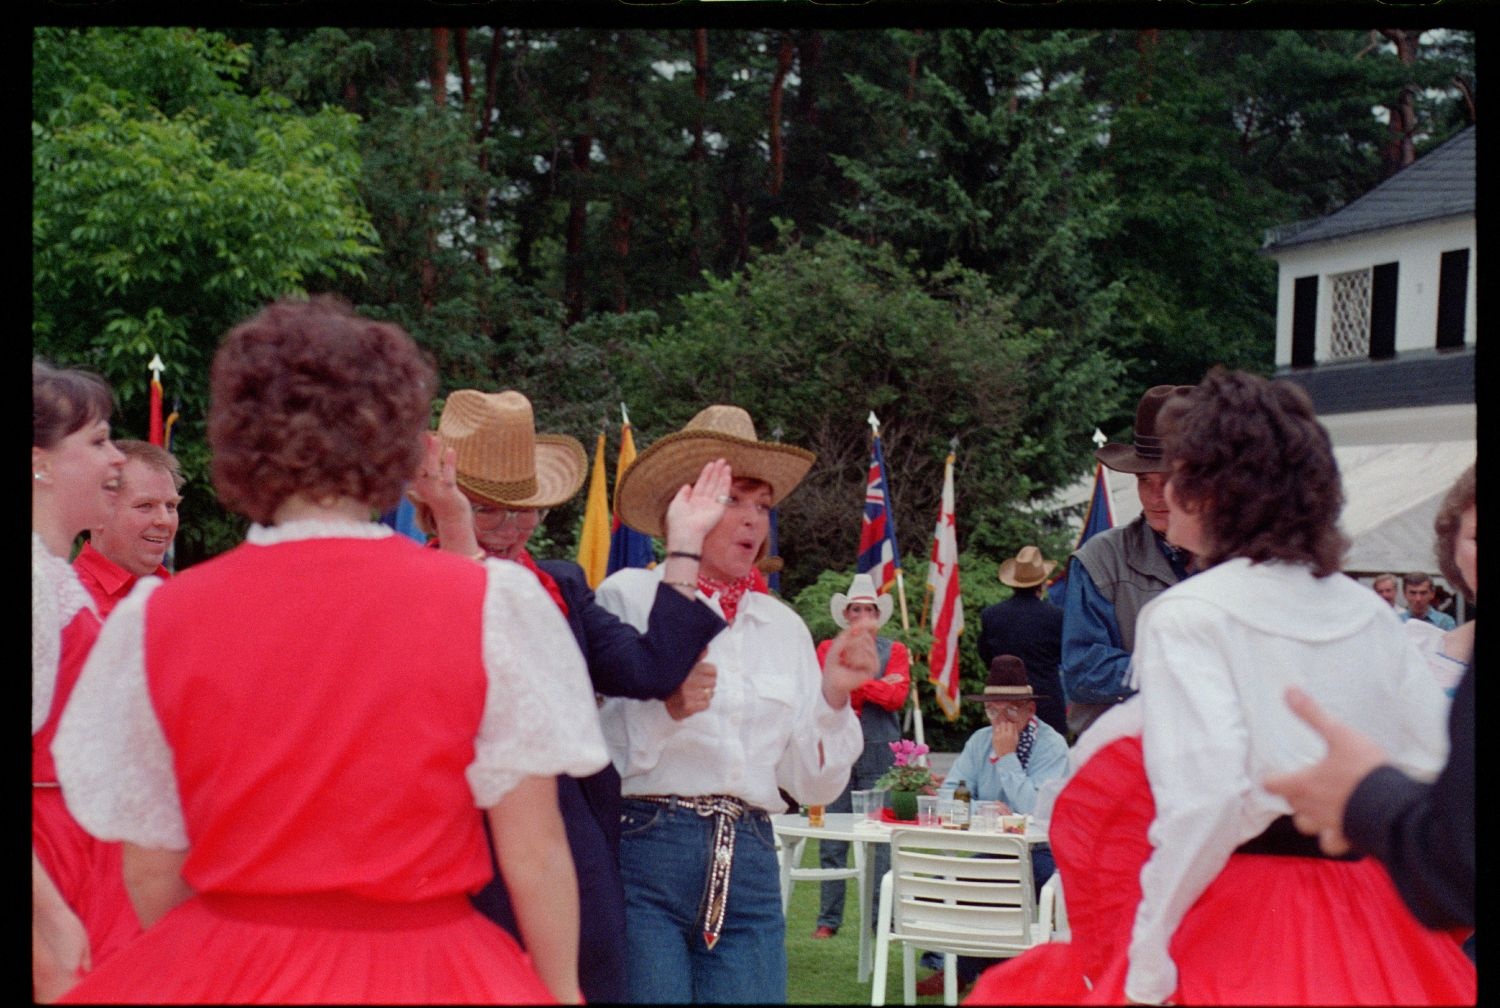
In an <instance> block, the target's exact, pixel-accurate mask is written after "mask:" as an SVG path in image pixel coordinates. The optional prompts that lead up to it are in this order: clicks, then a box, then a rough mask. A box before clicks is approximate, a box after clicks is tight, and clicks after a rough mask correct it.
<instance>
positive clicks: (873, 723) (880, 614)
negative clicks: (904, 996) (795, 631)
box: [812, 574, 911, 938]
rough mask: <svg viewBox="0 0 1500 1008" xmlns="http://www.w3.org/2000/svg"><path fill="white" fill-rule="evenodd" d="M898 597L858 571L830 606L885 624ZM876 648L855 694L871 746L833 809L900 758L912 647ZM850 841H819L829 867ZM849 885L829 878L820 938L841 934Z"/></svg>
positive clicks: (843, 620) (839, 615)
mask: <svg viewBox="0 0 1500 1008" xmlns="http://www.w3.org/2000/svg"><path fill="white" fill-rule="evenodd" d="M891 609H892V602H891V597H890V596H889V595H883V594H881V593H879V592H877V591H876V590H875V582H874V581H873V580H872V579H871V577H870V575H868V574H856V575H854V580H852V581H851V582H849V591H848V592H847V593H845V592H834V593H833V597H832V598H831V599H829V600H828V610H829V612H830V613H832V615H833V621H834V622H835V623H837V624H838V625H839V627H840V628H847V627H848V626H849V623H850V621H851V620H855V619H860V618H866V619H870V618H873V619H874V620H875V621H876V625H877V626H885V625H886V623H887V622H889V621H890V618H891ZM831 647H833V640H832V639H829V640H825V641H821V642H819V644H818V664H820V665H821V664H822V663H823V661H824V659H825V658H826V657H827V655H828V651H829V649H830V648H831ZM875 653H876V657H877V658H878V659H879V660H880V671H879V673H878V674H877V676H876V678H874V679H871V680H870V681H869V682H867V683H865V684H863V685H862V686H860V687H859V689H857V690H855V691H854V692H853V693H851V694H849V702H850V703H851V704H852V705H853V706H854V713H855V714H857V715H859V726H860V730H861V731H862V732H863V733H864V737H865V749H864V752H863V753H861V754H860V757H859V759H858V760H857V761H856V762H855V764H854V769H853V770H851V771H850V773H849V783H848V784H846V785H844V791H843V793H842V794H840V795H839V796H838V798H836V799H834V801H833V803H832V804H830V805H829V806H828V811H830V812H848V811H849V810H850V809H852V808H853V807H854V800H853V798H852V797H851V793H852V792H853V791H855V790H857V789H865V788H873V787H874V786H875V782H876V781H877V780H879V779H880V775H881V774H883V773H885V772H886V771H887V770H889V769H890V768H891V767H892V766H893V765H894V764H895V762H896V754H895V753H893V752H891V745H890V744H891V743H892V742H895V741H897V740H898V739H900V738H901V717H900V712H901V707H902V705H903V704H905V703H906V697H907V694H908V693H910V692H911V652H909V651H908V650H907V648H906V645H905V644H902V643H901V642H900V641H894V640H891V639H890V638H889V637H880V636H877V637H876V638H875ZM848 858H849V845H848V844H847V843H843V842H842V841H839V840H820V841H818V864H819V865H820V866H821V867H823V868H843V867H844V866H845V865H846V864H847V863H848ZM874 858H875V860H874V871H875V877H876V878H880V877H881V876H882V875H884V874H885V872H886V869H887V868H889V867H890V864H891V852H890V848H889V847H887V846H886V845H885V844H876V845H875V853H874ZM844 896H845V886H844V880H843V879H829V880H828V881H826V882H824V883H823V887H822V893H821V901H820V902H819V905H818V920H817V924H816V926H815V927H814V928H813V934H812V936H813V937H814V938H832V937H833V936H834V935H836V934H838V930H839V927H840V925H842V924H843V922H844ZM869 923H870V926H871V927H874V924H875V908H874V907H871V908H870V922H869Z"/></svg>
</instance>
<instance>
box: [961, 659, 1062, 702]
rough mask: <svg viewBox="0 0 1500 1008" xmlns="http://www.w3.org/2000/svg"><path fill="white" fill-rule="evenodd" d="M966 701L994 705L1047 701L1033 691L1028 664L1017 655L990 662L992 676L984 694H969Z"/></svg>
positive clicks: (987, 682) (987, 680)
mask: <svg viewBox="0 0 1500 1008" xmlns="http://www.w3.org/2000/svg"><path fill="white" fill-rule="evenodd" d="M963 699H965V700H978V701H980V702H982V703H994V702H995V701H996V700H1016V701H1021V700H1046V699H1047V698H1046V697H1044V696H1042V695H1041V694H1039V693H1033V692H1032V691H1031V677H1030V676H1029V675H1027V674H1026V663H1025V662H1023V661H1022V660H1021V659H1019V658H1017V657H1016V656H1015V655H1008V654H1002V655H996V656H995V657H994V658H992V659H991V660H990V675H989V678H988V679H986V680H985V683H984V692H983V693H968V694H965V696H964V697H963Z"/></svg>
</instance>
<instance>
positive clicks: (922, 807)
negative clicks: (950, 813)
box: [917, 794, 938, 826]
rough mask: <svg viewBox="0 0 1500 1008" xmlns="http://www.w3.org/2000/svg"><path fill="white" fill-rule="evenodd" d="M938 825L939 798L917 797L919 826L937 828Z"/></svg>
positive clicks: (930, 796) (935, 796)
mask: <svg viewBox="0 0 1500 1008" xmlns="http://www.w3.org/2000/svg"><path fill="white" fill-rule="evenodd" d="M937 824H938V796H937V795H935V794H933V795H927V794H924V795H917V825H918V826H936V825H937Z"/></svg>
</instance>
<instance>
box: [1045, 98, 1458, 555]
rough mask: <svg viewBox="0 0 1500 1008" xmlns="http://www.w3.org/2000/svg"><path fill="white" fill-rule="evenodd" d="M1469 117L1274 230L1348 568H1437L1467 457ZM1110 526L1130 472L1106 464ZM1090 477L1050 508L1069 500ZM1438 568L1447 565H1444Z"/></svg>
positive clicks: (1300, 372) (1087, 486)
mask: <svg viewBox="0 0 1500 1008" xmlns="http://www.w3.org/2000/svg"><path fill="white" fill-rule="evenodd" d="M1474 148H1475V127H1472V126H1471V127H1469V128H1468V129H1465V130H1463V131H1462V132H1460V133H1458V134H1457V135H1455V136H1454V137H1453V138H1452V139H1450V140H1448V141H1447V142H1446V143H1444V144H1442V145H1441V146H1439V147H1437V148H1434V149H1433V150H1431V151H1429V152H1428V153H1427V154H1425V155H1424V156H1422V157H1421V158H1419V159H1418V160H1417V161H1416V162H1415V163H1413V164H1411V165H1410V166H1408V167H1407V168H1405V169H1403V170H1402V171H1400V172H1398V173H1397V174H1395V175H1393V176H1391V177H1390V178H1389V179H1387V180H1386V181H1384V182H1382V183H1381V184H1380V185H1378V186H1376V187H1375V188H1374V189H1372V190H1371V191H1370V192H1368V193H1366V194H1365V195H1364V196H1361V197H1360V198H1359V199H1357V200H1354V201H1353V202H1351V203H1349V204H1348V205H1347V206H1345V207H1343V208H1342V209H1340V210H1338V211H1337V212H1335V213H1332V214H1329V215H1328V216H1327V217H1323V218H1319V219H1318V220H1314V221H1303V222H1299V223H1298V224H1293V225H1288V226H1285V227H1281V228H1277V229H1275V230H1274V231H1273V232H1271V233H1268V234H1267V235H1266V243H1265V245H1264V247H1263V252H1264V253H1265V254H1266V255H1268V256H1270V257H1271V258H1273V259H1274V260H1275V261H1276V263H1277V266H1278V294H1277V311H1276V377H1278V378H1287V379H1290V380H1291V381H1295V382H1297V383H1298V384H1300V385H1302V386H1303V387H1304V388H1305V389H1307V391H1308V393H1309V394H1310V395H1311V396H1312V399H1313V403H1314V405H1315V406H1316V407H1317V410H1318V414H1319V417H1320V419H1321V420H1322V422H1323V424H1324V426H1325V427H1327V428H1328V432H1329V434H1330V436H1331V437H1332V439H1333V444H1334V453H1335V455H1336V456H1337V458H1338V462H1339V471H1340V474H1341V475H1342V477H1343V481H1344V493H1345V497H1346V498H1347V502H1346V504H1345V507H1344V514H1343V519H1342V527H1343V529H1344V532H1345V533H1346V534H1347V535H1349V537H1350V538H1351V539H1352V540H1353V548H1352V549H1351V551H1350V554H1349V557H1348V558H1347V560H1346V564H1345V570H1346V571H1347V572H1348V573H1350V574H1353V575H1356V576H1362V577H1363V578H1364V579H1365V580H1367V581H1368V580H1369V579H1370V577H1372V576H1373V575H1375V574H1378V573H1382V572H1386V571H1389V572H1392V573H1395V574H1398V575H1400V574H1404V573H1407V572H1409V571H1415V570H1424V571H1427V572H1429V573H1431V574H1432V575H1433V576H1434V577H1437V576H1438V568H1437V560H1436V557H1435V556H1434V555H1433V548H1432V546H1433V533H1432V520H1433V517H1434V516H1435V515H1436V513H1437V507H1438V504H1439V503H1440V502H1441V500H1442V496H1443V494H1444V493H1446V492H1447V490H1448V487H1449V486H1450V485H1452V483H1453V481H1454V480H1455V479H1456V478H1457V477H1458V475H1459V473H1461V472H1462V471H1463V470H1464V469H1465V468H1466V467H1467V466H1468V465H1469V463H1471V462H1473V461H1474V459H1475V457H1476V451H1477V445H1476V441H1475V431H1476V424H1477V421H1476V413H1475V395H1474V392H1475V387H1474V351H1475V344H1476V342H1477V326H1476V324H1475V316H1476V305H1475V287H1476V282H1475V263H1476V260H1477V256H1478V243H1477V232H1476V227H1475V213H1474V203H1475V193H1474V191H1475V172H1474V160H1475V158H1474ZM1108 477H1109V486H1110V495H1111V498H1112V503H1113V508H1114V515H1115V523H1116V524H1117V525H1118V524H1124V523H1125V522H1128V521H1130V520H1132V519H1133V518H1135V516H1136V515H1138V514H1140V500H1139V498H1138V497H1137V495H1136V490H1135V477H1134V476H1131V475H1128V474H1125V473H1114V472H1111V473H1109V474H1108ZM1092 489H1093V480H1092V477H1086V478H1084V479H1081V480H1080V481H1079V482H1078V484H1076V485H1075V486H1073V487H1070V488H1069V489H1068V490H1066V491H1064V492H1062V493H1061V494H1060V495H1059V496H1058V497H1057V498H1056V499H1055V500H1054V501H1053V502H1052V504H1051V507H1052V508H1058V507H1069V506H1077V505H1079V504H1081V503H1082V502H1084V501H1087V500H1088V498H1089V495H1090V494H1091V493H1092ZM1438 579H1439V580H1441V578H1440V577H1439V578H1438Z"/></svg>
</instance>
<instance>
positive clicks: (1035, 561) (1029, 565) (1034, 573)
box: [1000, 546, 1057, 588]
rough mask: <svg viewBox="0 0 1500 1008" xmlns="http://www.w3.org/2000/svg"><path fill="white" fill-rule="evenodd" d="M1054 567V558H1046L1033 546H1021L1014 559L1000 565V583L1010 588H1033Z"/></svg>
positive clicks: (1055, 563)
mask: <svg viewBox="0 0 1500 1008" xmlns="http://www.w3.org/2000/svg"><path fill="white" fill-rule="evenodd" d="M1056 569H1057V561H1056V560H1048V559H1047V558H1046V557H1044V556H1042V551H1041V550H1039V549H1037V548H1036V547H1035V546H1022V547H1021V552H1019V553H1017V554H1016V555H1015V557H1014V559H1011V560H1007V561H1005V562H1004V563H1002V564H1001V565H1000V583H1001V584H1008V585H1010V586H1011V587H1012V588H1035V587H1036V586H1037V585H1039V584H1041V583H1042V582H1043V581H1045V580H1047V576H1048V575H1049V574H1051V573H1052V572H1053V571H1054V570H1056Z"/></svg>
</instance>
